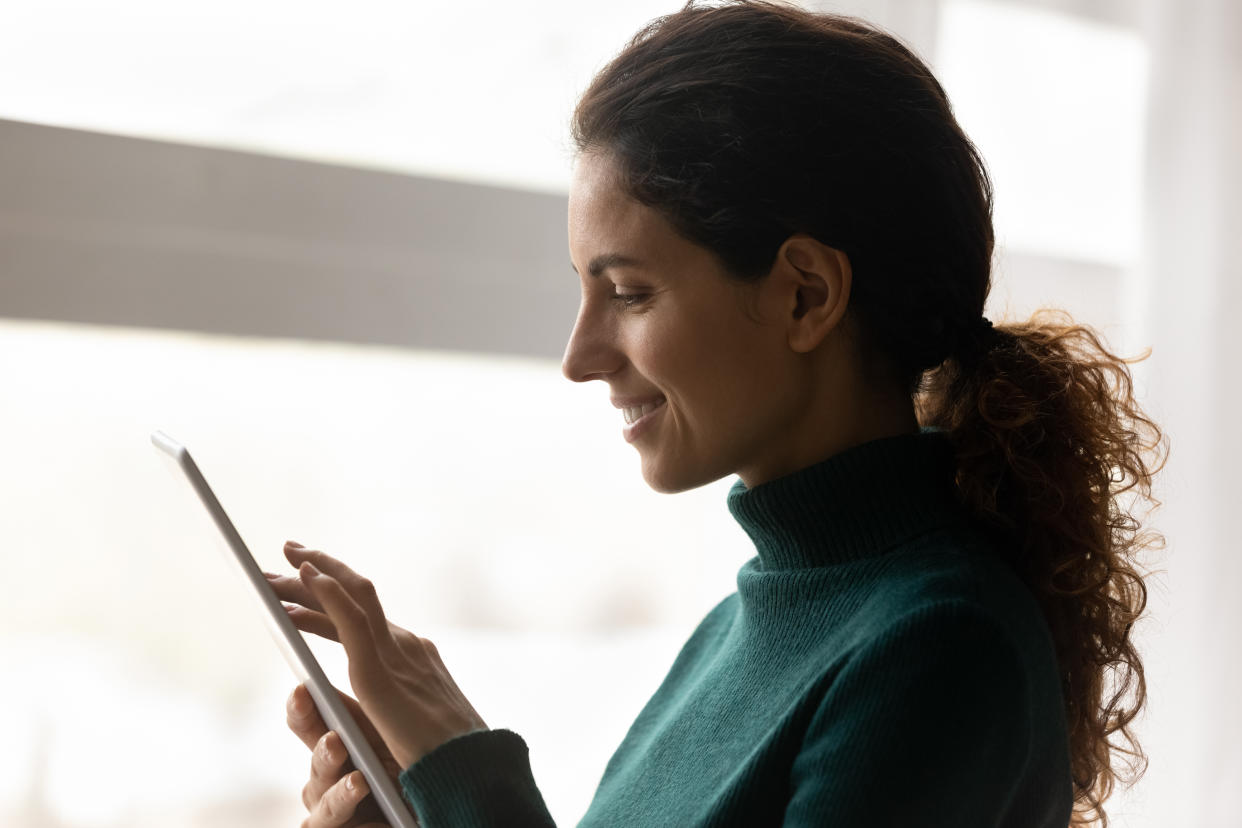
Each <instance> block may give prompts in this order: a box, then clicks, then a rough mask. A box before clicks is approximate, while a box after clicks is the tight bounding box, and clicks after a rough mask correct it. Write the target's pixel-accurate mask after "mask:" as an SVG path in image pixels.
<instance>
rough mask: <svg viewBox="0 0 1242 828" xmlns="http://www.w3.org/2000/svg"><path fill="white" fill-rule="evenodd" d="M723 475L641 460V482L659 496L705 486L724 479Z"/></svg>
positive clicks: (699, 469) (700, 469)
mask: <svg viewBox="0 0 1242 828" xmlns="http://www.w3.org/2000/svg"><path fill="white" fill-rule="evenodd" d="M724 476H725V473H724V472H722V473H720V474H715V475H713V474H711V473H710V472H709V471H708V470H706V469H702V468H698V469H694V468H688V467H684V466H683V467H681V468H668V467H667V466H666V465H665V466H661V465H658V464H653V463H649V462H648V461H647V460H646V459H645V458H644V459H643V480H645V481H646V482H647V485H648V486H650V487H651V489H652V491H656V492H659V493H660V494H677V493H678V492H687V491H690V490H691V489H697V488H699V487H700V486H706V485H707V484H708V483H714V482H716V481H717V480H719V479H720V478H722V477H724Z"/></svg>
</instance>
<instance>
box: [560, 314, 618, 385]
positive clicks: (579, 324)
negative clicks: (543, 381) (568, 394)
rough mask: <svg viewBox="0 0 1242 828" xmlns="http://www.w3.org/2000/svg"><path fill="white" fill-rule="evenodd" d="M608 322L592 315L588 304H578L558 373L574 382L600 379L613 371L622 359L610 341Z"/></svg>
mask: <svg viewBox="0 0 1242 828" xmlns="http://www.w3.org/2000/svg"><path fill="white" fill-rule="evenodd" d="M609 329H610V326H609V325H608V323H607V322H606V321H605V320H603V319H600V318H598V317H596V316H595V315H594V314H593V313H592V312H591V309H590V306H589V303H588V302H586V301H583V302H582V304H581V305H579V306H578V318H577V320H576V321H575V322H574V329H573V330H572V331H571V332H570V334H569V342H567V343H566V344H565V355H564V356H563V357H562V358H561V373H562V374H564V375H565V378H566V379H570V380H573V381H574V382H589V381H590V380H593V379H604V378H605V377H606V376H608V375H609V374H611V373H613V372H615V371H616V370H617V369H618V368H619V367H620V366H621V362H622V357H621V353H620V351H619V350H618V349H617V348H616V346H615V344H614V343H613V342H612V334H611V332H610V330H609Z"/></svg>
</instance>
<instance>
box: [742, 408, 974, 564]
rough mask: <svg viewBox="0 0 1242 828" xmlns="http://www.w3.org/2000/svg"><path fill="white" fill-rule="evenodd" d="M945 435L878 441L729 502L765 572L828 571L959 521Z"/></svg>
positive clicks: (924, 432) (925, 431)
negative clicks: (819, 568)
mask: <svg viewBox="0 0 1242 828" xmlns="http://www.w3.org/2000/svg"><path fill="white" fill-rule="evenodd" d="M956 468H957V464H956V458H955V456H954V451H953V445H952V443H950V442H949V437H948V433H947V432H945V431H944V430H943V429H939V428H935V427H932V426H923V427H922V428H920V429H919V431H918V433H911V434H901V435H897V436H893V437H882V438H880V439H878V440H871V441H869V442H866V443H861V444H859V445H856V446H852V447H850V448H848V449H845V450H844V451H841V452H839V453H837V454H835V455H833V456H832V457H829V458H828V459H827V460H823V461H821V462H819V463H816V464H815V465H813V466H808V467H806V468H804V469H800V470H798V471H796V472H793V473H792V474H788V475H786V476H784V477H780V478H777V479H776V480H771V481H769V482H767V483H762V484H760V485H758V486H756V487H754V488H753V489H747V488H746V484H744V483H743V482H742V481H741V480H738V481H736V482H735V483H734V484H733V488H732V489H730V491H729V495H728V506H729V511H730V512H731V513H732V514H733V517H734V518H735V519H736V520H737V522H738V523H740V524H741V526H742V528H743V529H744V530H746V534H748V535H750V538H751V540H753V541H754V543H755V550H756V551H757V552H758V555H759V561H760V563H761V564H762V566H763V569H765V570H769V571H771V570H782V569H802V568H806V567H813V566H829V565H832V564H836V563H844V562H846V561H850V560H856V559H858V558H861V557H866V556H868V555H873V554H878V553H880V552H883V551H884V550H886V549H889V548H891V547H892V546H894V545H895V544H897V543H900V542H901V541H902V540H905V539H907V538H910V537H913V536H914V535H917V534H920V533H922V532H924V531H926V530H928V529H931V528H933V527H935V526H940V525H943V524H946V523H950V522H952V521H953V520H954V519H955V518H956V517H959V516H960V515H961V514H962V510H961V507H960V506H959V505H958V503H957V500H956V485H955V482H954V481H955V476H956Z"/></svg>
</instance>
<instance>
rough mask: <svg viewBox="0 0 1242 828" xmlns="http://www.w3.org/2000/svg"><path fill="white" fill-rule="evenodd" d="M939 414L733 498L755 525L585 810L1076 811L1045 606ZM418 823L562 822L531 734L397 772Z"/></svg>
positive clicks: (1009, 814) (1051, 819) (827, 822)
mask: <svg viewBox="0 0 1242 828" xmlns="http://www.w3.org/2000/svg"><path fill="white" fill-rule="evenodd" d="M954 474H955V467H954V458H953V452H952V447H951V445H950V444H949V441H948V438H947V436H946V435H945V434H944V433H943V432H940V431H937V430H934V429H930V428H924V429H922V430H921V431H920V432H919V433H917V434H907V435H901V436H897V437H888V438H884V439H880V440H874V441H871V442H868V443H864V444H862V445H859V446H854V447H852V448H850V449H847V450H845V451H843V452H841V453H839V454H837V455H835V456H834V457H831V458H829V459H828V460H825V461H823V462H821V463H818V464H816V465H813V466H810V467H808V468H805V469H802V470H800V471H798V472H795V473H793V474H790V475H788V476H786V477H782V478H779V479H777V480H773V481H771V482H768V483H765V484H763V485H760V486H756V487H755V488H754V489H747V488H746V487H745V486H744V485H743V484H742V483H741V481H740V480H739V481H738V482H737V483H735V484H734V486H733V488H732V490H731V491H730V492H729V495H728V507H729V510H730V512H731V513H732V514H733V516H734V518H735V519H736V520H737V521H738V523H739V524H740V525H741V526H742V528H743V529H745V530H746V532H747V534H748V535H749V536H750V537H751V539H752V540H753V541H754V543H755V550H756V553H757V555H756V557H754V558H752V559H751V560H750V561H748V562H746V564H744V565H743V566H742V568H741V570H740V571H739V572H738V579H737V583H738V591H737V592H736V593H734V594H732V595H730V596H728V597H727V598H725V599H724V600H723V601H722V602H721V603H720V604H718V605H717V606H716V607H715V609H713V610H712V611H711V612H710V613H709V614H708V615H707V617H706V618H705V619H704V620H703V621H702V622H701V623H700V624H699V626H698V628H697V629H696V630H695V631H694V633H693V634H692V635H691V637H690V639H689V641H687V642H686V644H685V646H684V647H683V648H682V651H681V653H680V654H679V655H678V656H677V659H676V660H675V662H674V663H673V665H672V668H671V669H670V670H669V673H668V675H667V676H666V677H665V679H664V681H663V683H662V684H661V685H660V687H659V689H657V690H656V692H655V694H654V695H653V696H652V698H651V700H650V701H649V702H648V703H647V705H646V707H645V708H644V709H643V711H642V712H641V713H640V714H639V716H638V719H637V720H636V721H635V722H634V724H633V725H632V726H631V728H630V731H629V733H628V734H627V735H626V737H625V739H624V740H623V742H622V743H621V746H620V747H619V748H618V749H617V751H616V753H615V754H614V755H613V757H612V759H611V760H610V761H609V763H608V766H607V768H606V770H605V771H604V775H603V779H602V780H601V782H600V785H599V788H598V790H597V791H596V794H595V798H594V800H593V802H592V803H591V807H590V809H589V810H588V812H587V814H586V816H585V817H584V818H583V820H582V822H581V823H580V825H581V826H586V827H588V828H594V826H621V825H625V826H700V825H711V826H726V825H727V826H766V825H773V826H775V825H783V826H789V827H790V828H792V827H793V826H834V827H835V828H855V826H858V828H861V827H862V826H868V828H872V827H873V826H931V827H937V828H938V827H939V826H943V828H949V826H953V828H968V827H969V826H979V827H980V828H983V827H984V826H987V828H994V827H995V828H1065V826H1066V825H1067V824H1068V822H1069V817H1070V808H1071V805H1072V800H1071V794H1072V786H1071V781H1070V775H1069V748H1068V741H1067V734H1066V722H1065V716H1064V712H1063V708H1062V702H1061V697H1060V690H1059V682H1058V678H1057V668H1056V663H1055V658H1054V653H1053V647H1052V641H1051V639H1050V637H1049V635H1048V631H1047V628H1046V626H1045V625H1044V622H1043V620H1042V618H1041V616H1040V614H1039V610H1038V607H1037V605H1036V604H1035V602H1034V599H1033V598H1032V597H1031V595H1030V593H1029V592H1028V591H1027V590H1026V588H1025V587H1024V586H1023V585H1022V583H1021V582H1020V581H1019V580H1018V579H1017V578H1016V577H1015V576H1014V575H1013V573H1012V572H1011V571H1010V569H1009V567H1008V566H1007V565H1006V564H1005V563H1004V562H1003V561H1002V560H1001V559H1000V557H999V556H998V555H997V554H995V552H994V551H993V550H990V549H989V548H988V547H987V545H986V542H985V540H984V538H983V536H982V534H981V533H979V532H978V531H977V530H975V529H974V527H972V526H971V525H970V523H969V521H968V519H967V517H966V515H965V513H964V511H963V510H962V509H961V507H960V506H959V505H958V504H957V503H956V500H955V499H954V482H953V481H954ZM401 783H402V786H403V790H404V792H405V795H406V797H407V799H408V800H409V801H410V803H411V804H412V805H413V807H414V810H415V813H416V814H417V816H418V817H419V819H420V821H421V823H422V825H423V828H445V827H446V826H480V828H482V826H518V827H520V826H535V825H540V826H543V825H551V824H552V820H551V818H550V817H549V816H548V813H547V809H546V808H545V807H544V803H543V800H542V798H541V796H540V794H539V791H538V789H537V788H536V787H535V783H534V780H533V779H532V777H531V773H530V765H529V761H528V758H527V754H526V747H525V744H524V743H523V742H522V741H521V739H520V737H518V736H517V735H516V734H514V733H512V732H509V731H503V730H501V731H487V732H479V733H473V734H470V735H468V736H463V737H460V738H458V739H454V740H452V741H450V742H448V743H447V744H445V745H442V746H441V747H440V748H438V749H436V750H435V751H433V752H432V753H430V754H428V755H427V756H425V757H423V759H422V760H420V761H419V762H417V763H416V764H414V765H413V766H411V767H410V768H408V769H407V770H406V771H405V772H404V773H403V774H402V775H401Z"/></svg>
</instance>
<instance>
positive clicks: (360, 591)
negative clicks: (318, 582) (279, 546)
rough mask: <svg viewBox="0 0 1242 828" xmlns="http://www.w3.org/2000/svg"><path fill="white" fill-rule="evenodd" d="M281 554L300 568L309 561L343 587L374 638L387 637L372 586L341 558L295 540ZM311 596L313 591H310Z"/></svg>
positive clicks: (386, 621) (384, 621)
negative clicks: (356, 606) (310, 547)
mask: <svg viewBox="0 0 1242 828" xmlns="http://www.w3.org/2000/svg"><path fill="white" fill-rule="evenodd" d="M285 557H286V558H288V559H289V563H291V564H293V565H294V566H296V567H298V568H299V569H301V567H302V564H303V563H305V562H307V561H309V562H310V563H311V564H312V565H313V566H314V567H315V568H316V569H318V570H319V571H320V572H322V573H324V574H325V575H327V576H329V577H330V578H332V579H333V580H335V581H337V582H338V583H339V584H340V585H341V586H342V587H344V590H345V593H346V594H347V595H349V597H350V599H351V600H352V601H353V602H354V603H355V604H357V605H358V606H359V607H360V608H361V609H362V611H363V613H365V615H366V617H367V622H368V623H369V624H370V625H371V628H372V632H373V635H374V637H375V639H376V640H377V641H384V640H385V639H386V638H387V637H388V619H387V618H386V617H385V616H384V608H383V607H382V606H381V605H380V601H379V595H378V594H377V593H376V591H375V585H374V584H373V583H371V581H370V580H368V579H366V578H363V577H362V576H361V575H359V574H358V573H357V572H354V571H353V570H352V569H350V568H349V567H348V566H346V565H345V564H344V563H342V562H341V561H338V560H337V559H336V558H333V557H332V556H331V555H327V554H325V553H323V552H321V551H319V550H318V549H307V548H306V547H304V546H302V545H301V544H299V543H297V542H296V541H287V542H286V543H285ZM312 596H313V593H312Z"/></svg>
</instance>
